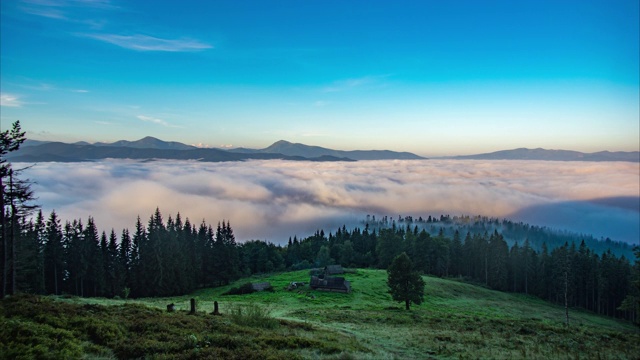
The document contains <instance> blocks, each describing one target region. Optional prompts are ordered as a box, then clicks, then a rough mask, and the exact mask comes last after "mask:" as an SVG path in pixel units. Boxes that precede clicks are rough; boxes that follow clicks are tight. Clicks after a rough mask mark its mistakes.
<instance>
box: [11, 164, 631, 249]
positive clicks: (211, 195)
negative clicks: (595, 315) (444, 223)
mask: <svg viewBox="0 0 640 360" xmlns="http://www.w3.org/2000/svg"><path fill="white" fill-rule="evenodd" d="M27 165H29V164H24V163H16V164H15V167H16V168H22V167H25V166H27ZM24 177H25V178H29V179H30V180H32V181H34V182H35V184H34V186H33V189H34V190H35V193H36V196H37V197H38V200H37V203H38V204H39V205H41V206H42V210H43V212H44V213H45V216H46V215H47V214H48V213H49V212H50V211H51V210H53V209H55V211H56V212H57V213H58V214H59V215H60V217H61V218H62V219H63V220H73V219H78V218H81V219H82V220H83V221H86V217H87V216H89V215H90V216H93V217H94V218H95V221H96V223H97V225H98V227H99V228H100V230H105V231H109V230H110V229H111V228H114V229H115V230H116V231H120V230H121V229H122V228H129V229H133V228H134V224H135V219H136V216H138V215H139V216H140V217H141V219H142V221H143V223H146V222H147V220H148V219H149V216H150V215H151V214H152V213H153V211H154V210H155V209H156V207H158V208H160V210H161V212H162V213H163V215H164V216H165V217H168V216H169V215H171V216H173V217H175V215H176V213H177V212H180V214H181V216H182V217H183V219H184V218H186V217H188V218H189V219H190V221H191V222H192V223H193V224H196V225H197V224H199V223H200V222H201V221H202V220H203V219H204V220H206V221H207V223H213V224H215V223H217V222H218V221H222V220H223V219H224V220H229V221H230V222H231V225H232V226H233V229H234V231H235V234H236V237H237V239H238V240H239V241H245V240H250V239H258V240H267V241H270V242H273V243H278V244H282V243H284V242H286V241H287V240H288V238H289V237H290V236H294V235H297V236H298V237H304V236H308V235H311V234H312V233H313V232H314V231H315V230H316V229H324V230H325V231H327V232H328V231H334V230H335V229H336V228H337V227H338V226H342V225H343V224H346V225H347V226H348V227H349V226H352V225H357V224H358V223H359V222H360V221H361V220H363V219H364V218H365V217H366V215H368V214H371V215H376V216H384V215H388V216H390V217H397V216H398V215H402V216H405V215H411V216H414V217H418V216H422V217H426V216H429V215H432V216H434V215H435V216H439V215H440V214H451V215H462V214H464V215H483V216H490V217H499V218H509V219H512V220H515V221H523V222H527V223H530V224H532V225H538V226H548V227H552V228H557V229H564V230H569V231H573V232H578V233H584V234H593V235H594V236H596V237H609V238H611V239H613V240H618V241H625V242H629V243H637V241H638V239H639V238H640V230H639V229H640V209H639V201H640V200H639V199H640V188H639V186H638V180H639V179H640V170H639V168H638V164H637V163H631V162H599V163H595V162H593V163H592V162H556V161H475V160H394V161H358V162H298V161H282V160H267V161H259V160H255V161H254V160H252V161H245V162H221V163H202V162H197V161H164V160H162V161H130V160H105V161H99V162H84V163H38V164H35V165H33V166H32V167H31V168H29V169H27V170H25V171H24Z"/></svg>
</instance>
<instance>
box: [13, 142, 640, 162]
mask: <svg viewBox="0 0 640 360" xmlns="http://www.w3.org/2000/svg"><path fill="white" fill-rule="evenodd" d="M7 158H8V159H10V160H11V161H14V162H51V161H55V162H78V161H92V160H100V159H107V158H114V159H139V160H149V159H173V160H198V161H207V162H219V161H242V160H249V159H260V160H269V159H283V160H298V161H356V160H417V159H425V158H423V157H421V156H418V155H416V154H412V153H409V152H395V151H389V150H352V151H342V150H333V149H327V148H323V147H319V146H309V145H304V144H297V143H290V142H288V141H284V140H280V141H277V142H275V143H273V144H272V145H271V146H269V147H267V148H264V149H246V148H235V149H229V150H221V149H204V148H198V147H195V146H191V145H186V144H183V143H179V142H174V141H163V140H159V139H156V138H154V137H150V136H148V137H145V138H142V139H140V140H137V141H126V140H120V141H116V142H114V143H95V144H90V143H87V142H77V143H73V144H67V143H61V142H45V141H38V140H27V141H26V142H25V143H24V144H23V146H22V147H21V148H20V150H18V151H17V152H14V153H10V154H8V156H7ZM447 159H471V160H551V161H628V162H640V152H638V151H635V152H609V151H601V152H596V153H581V152H578V151H568V150H545V149H525V148H520V149H514V150H504V151H496V152H492V153H486V154H478V155H465V156H454V157H447Z"/></svg>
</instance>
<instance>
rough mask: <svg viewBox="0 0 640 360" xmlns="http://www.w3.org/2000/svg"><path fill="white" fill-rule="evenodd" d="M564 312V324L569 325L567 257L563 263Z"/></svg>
mask: <svg viewBox="0 0 640 360" xmlns="http://www.w3.org/2000/svg"><path fill="white" fill-rule="evenodd" d="M567 257H568V256H567ZM564 313H565V318H566V326H567V327H568V326H569V259H565V265H564Z"/></svg>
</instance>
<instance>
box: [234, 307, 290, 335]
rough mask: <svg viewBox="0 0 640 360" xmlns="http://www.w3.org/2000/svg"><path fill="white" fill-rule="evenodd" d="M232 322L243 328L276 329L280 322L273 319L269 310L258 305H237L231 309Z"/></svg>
mask: <svg viewBox="0 0 640 360" xmlns="http://www.w3.org/2000/svg"><path fill="white" fill-rule="evenodd" d="M230 315H231V320H232V321H233V322H235V323H236V324H238V325H241V326H249V327H258V328H263V329H275V328H276V327H278V326H279V325H280V322H279V321H278V320H276V319H274V318H272V317H271V315H270V314H269V310H268V309H266V308H263V307H260V306H258V305H256V304H249V305H245V306H240V305H236V306H234V307H232V308H231V312H230Z"/></svg>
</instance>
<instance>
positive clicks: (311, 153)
mask: <svg viewBox="0 0 640 360" xmlns="http://www.w3.org/2000/svg"><path fill="white" fill-rule="evenodd" d="M228 151H229V152H236V153H252V152H259V153H266V154H284V155H289V156H303V157H320V156H334V157H337V158H349V159H353V160H414V159H424V158H423V157H421V156H418V155H416V154H412V153H409V152H396V151H389V150H353V151H342V150H333V149H327V148H323V147H320V146H310V145H305V144H298V143H296V144H294V143H290V142H288V141H284V140H280V141H277V142H275V143H273V144H272V145H271V146H269V147H267V148H265V149H259V150H254V149H245V148H237V149H230V150H228Z"/></svg>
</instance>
